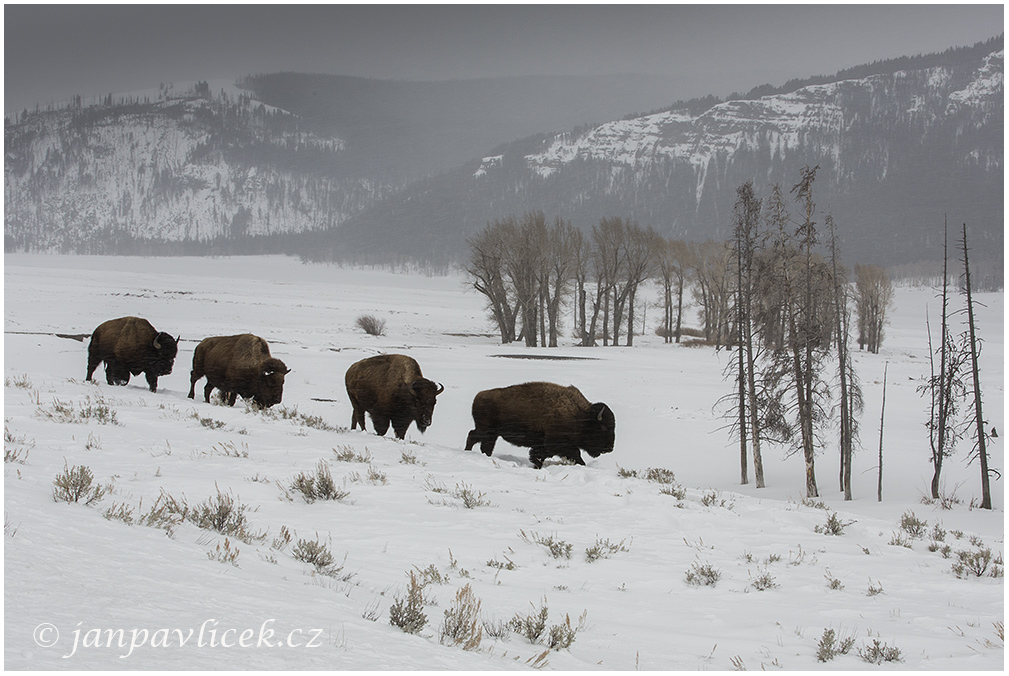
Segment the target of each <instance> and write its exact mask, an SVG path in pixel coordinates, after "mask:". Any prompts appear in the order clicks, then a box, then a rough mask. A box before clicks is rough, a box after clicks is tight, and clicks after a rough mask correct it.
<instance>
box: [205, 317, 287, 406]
mask: <svg viewBox="0 0 1009 676" xmlns="http://www.w3.org/2000/svg"><path fill="white" fill-rule="evenodd" d="M290 372H291V370H290V369H289V368H287V365H286V364H284V362H282V361H280V360H279V359H274V358H273V357H271V356H270V346H269V345H267V344H266V341H265V340H263V339H262V338H260V337H259V336H254V335H252V334H251V333H243V334H241V335H238V336H214V337H211V338H204V339H203V340H201V341H200V344H199V345H197V346H196V350H195V351H194V352H193V370H192V372H191V373H190V374H189V398H190V399H194V398H195V395H196V381H197V380H199V379H200V378H202V377H203V376H206V377H207V384H206V386H205V387H204V388H203V399H204V401H207V402H209V401H210V393H211V392H213V390H214V388H215V387H216V388H217V389H219V390H220V391H221V394H222V396H223V398H224V400H225V401H226V402H227V404H228V406H234V405H235V400H236V399H237V398H238V395H241V396H243V397H245V398H246V399H252V400H253V401H254V402H255V403H257V404H259V405H260V406H262V407H263V408H269V407H270V406H273V405H274V404H279V403H280V401H281V399H283V397H284V376H286V375H287V374H288V373H290Z"/></svg>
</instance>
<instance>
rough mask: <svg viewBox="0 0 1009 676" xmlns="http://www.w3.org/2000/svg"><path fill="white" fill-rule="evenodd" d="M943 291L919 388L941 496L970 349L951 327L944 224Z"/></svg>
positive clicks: (934, 476)
mask: <svg viewBox="0 0 1009 676" xmlns="http://www.w3.org/2000/svg"><path fill="white" fill-rule="evenodd" d="M942 258H943V260H942V294H941V299H942V301H941V305H940V309H939V313H940V315H939V325H940V330H939V347H938V349H933V346H932V328H931V326H930V325H929V322H928V316H927V314H926V317H925V323H926V327H927V328H928V352H929V367H930V368H929V372H930V374H931V375H930V376H929V378H928V380H927V381H926V382H925V383H924V384H923V385H921V386H920V387H919V388H918V391H919V392H921V393H922V394H924V393H925V392H927V393H928V395H929V399H930V408H929V419H928V422H927V423H925V426H926V427H927V428H928V433H929V434H928V439H929V447H930V449H931V452H932V456H931V461H932V484H931V491H932V497H933V498H938V497H939V491H940V488H941V486H940V477H941V475H942V464H943V460H944V459H945V458H947V457H949V456H950V455H952V454H953V450H954V449H955V448H956V444H957V442H958V441H959V440H960V437H961V433H960V428H959V426H958V425H957V424H956V419H957V414H958V409H959V402H960V401H961V400H962V399H963V398H964V397H965V396H966V388H965V387H964V384H963V376H964V374H963V369H964V368H965V367H966V360H967V353H966V352H964V351H962V350H960V349H959V346H958V345H957V343H956V341H954V340H953V336H952V334H951V333H950V330H949V277H948V262H949V255H948V242H947V230H946V228H945V227H943V239H942ZM936 352H938V354H939V372H938V373H936V370H935V355H936Z"/></svg>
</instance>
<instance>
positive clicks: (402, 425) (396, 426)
mask: <svg viewBox="0 0 1009 676" xmlns="http://www.w3.org/2000/svg"><path fill="white" fill-rule="evenodd" d="M409 427H410V420H409V419H407V420H395V419H394V420H393V421H392V430H393V432H395V433H396V438H397V439H404V438H406V430H407V428H409Z"/></svg>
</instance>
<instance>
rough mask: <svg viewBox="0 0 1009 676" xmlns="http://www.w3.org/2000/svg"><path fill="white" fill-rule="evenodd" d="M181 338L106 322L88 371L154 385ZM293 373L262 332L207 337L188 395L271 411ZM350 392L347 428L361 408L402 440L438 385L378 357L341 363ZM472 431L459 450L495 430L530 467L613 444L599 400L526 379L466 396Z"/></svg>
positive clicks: (483, 443) (484, 442) (422, 421)
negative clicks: (215, 396) (199, 391)
mask: <svg viewBox="0 0 1009 676" xmlns="http://www.w3.org/2000/svg"><path fill="white" fill-rule="evenodd" d="M179 339H180V336H177V337H175V338H173V337H172V336H171V334H168V333H165V332H163V331H158V330H156V329H155V328H154V327H153V326H151V323H150V322H149V321H147V320H146V319H142V318H140V317H121V318H119V319H111V320H109V321H107V322H104V323H102V324H100V325H99V326H98V328H96V329H95V330H94V332H93V333H92V334H91V342H90V344H89V345H88V376H87V380H91V379H92V376H93V375H94V372H95V369H96V368H98V365H99V364H100V363H101V362H105V380H106V381H107V382H108V384H109V385H126V384H127V383H128V382H129V380H130V376H131V375H133V376H136V375H140V374H141V373H143V374H144V375H145V376H146V378H147V384H148V386H149V387H150V390H151V392H156V391H157V388H158V377H159V376H166V375H168V374H170V373H171V372H172V366H173V365H174V363H175V356H176V354H177V353H178V343H179ZM290 372H291V369H289V368H287V365H286V364H284V362H282V361H281V360H279V359H277V358H275V357H272V356H271V355H270V347H269V345H267V343H266V341H265V340H263V339H262V338H260V337H259V336H254V335H252V334H251V333H245V334H241V335H237V336H213V337H210V338H204V339H203V340H202V341H200V343H199V345H197V346H196V350H195V351H194V352H193V369H192V371H191V372H190V375H189V398H190V399H193V398H195V394H196V391H195V390H196V381H197V380H199V379H200V378H206V385H205V386H204V388H203V399H204V401H206V402H208V403H209V402H210V394H211V393H212V392H213V390H214V388H217V389H218V390H220V392H221V397H222V400H223V401H224V402H226V403H227V404H228V405H229V406H233V405H234V404H235V401H236V399H237V397H238V396H239V395H241V396H242V397H243V398H245V399H251V400H252V401H253V402H254V403H255V404H256V405H258V406H261V407H264V408H268V407H270V406H273V405H274V404H279V403H280V402H281V399H282V398H283V394H284V376H286V375H287V374H288V373H290ZM345 382H346V385H347V396H348V397H349V398H350V403H351V406H352V407H353V409H354V410H353V414H352V415H351V423H350V428H351V429H352V430H354V429H357V427H358V426H360V427H361V430H362V431H363V430H364V414H365V413H367V414H368V415H369V416H371V423H372V425H373V426H374V428H375V433H376V434H378V435H379V436H382V435H384V434H385V433H386V432H387V431H388V429H389V425H390V424H391V425H392V429H393V432H395V434H396V436H397V437H398V438H399V439H402V438H404V437H405V436H406V431H407V428H408V427H410V423H415V424H416V425H417V429H418V430H420V431H421V432H422V433H423V432H424V431H425V430H426V429H427V428H428V427H429V426H430V425H431V421H432V418H433V416H434V407H435V404H436V403H437V397H438V395H439V394H441V393H442V392H443V391H444V390H445V387H444V386H443V385H440V384H438V383H435V382H434V381H432V380H428V379H427V378H425V377H424V376H423V374H422V373H421V370H420V365H419V364H418V363H417V361H416V360H415V359H413V358H411V357H407V356H406V355H401V354H383V355H378V356H376V357H369V358H367V359H362V360H361V361H359V362H356V363H354V364H352V365H351V366H350V368H348V369H347V374H346V377H345ZM472 413H473V423H474V429H472V430H470V433H469V435H468V436H467V437H466V450H467V451H469V450H472V449H473V446H475V445H476V444H478V443H479V444H480V450H481V451H482V452H483V453H484V454H485V455H488V456H490V455H491V454H492V453H493V452H494V444H495V442H496V441H497V439H498V437H501V438H502V439H504V440H505V441H507V442H508V443H510V444H514V445H516V446H521V447H524V448H528V449H529V461H530V462H531V463H532V464H533V466H534V467H536V468H537V469H539V468H541V467H542V466H543V461H544V460H546V459H547V458H550V457H553V456H559V457H561V458H565V459H567V460H570V461H571V462H574V463H576V464H579V465H584V464H585V461H584V460H582V457H581V453H580V451H585V452H586V453H588V454H589V455H590V456H592V457H593V458H597V457H599V456H600V455H602V454H603V453H610V452H612V451H613V442H614V438H615V432H616V419H615V417H614V415H613V411H612V410H611V409H610V407H609V406H607V405H606V404H604V403H601V402H597V403H594V404H593V403H590V402H589V400H588V399H586V398H585V396H584V395H583V394H582V393H581V392H580V391H579V390H578V388H577V387H575V386H573V385H571V386H568V387H563V386H561V385H555V384H553V383H545V382H533V383H523V384H521V385H512V386H511V387H499V388H495V389H491V390H484V391H482V392H479V393H477V395H476V396H475V397H474V398H473V408H472Z"/></svg>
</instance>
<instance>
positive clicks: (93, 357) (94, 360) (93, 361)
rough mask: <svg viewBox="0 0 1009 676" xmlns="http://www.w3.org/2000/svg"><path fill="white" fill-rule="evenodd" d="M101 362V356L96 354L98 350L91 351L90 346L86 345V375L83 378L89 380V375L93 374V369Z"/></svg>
mask: <svg viewBox="0 0 1009 676" xmlns="http://www.w3.org/2000/svg"><path fill="white" fill-rule="evenodd" d="M101 363H102V358H101V357H100V356H98V351H97V350H95V351H92V350H91V346H90V345H89V346H88V377H87V378H86V379H85V380H88V381H90V380H91V376H93V375H94V374H95V369H97V368H98V365H99V364H101Z"/></svg>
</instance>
